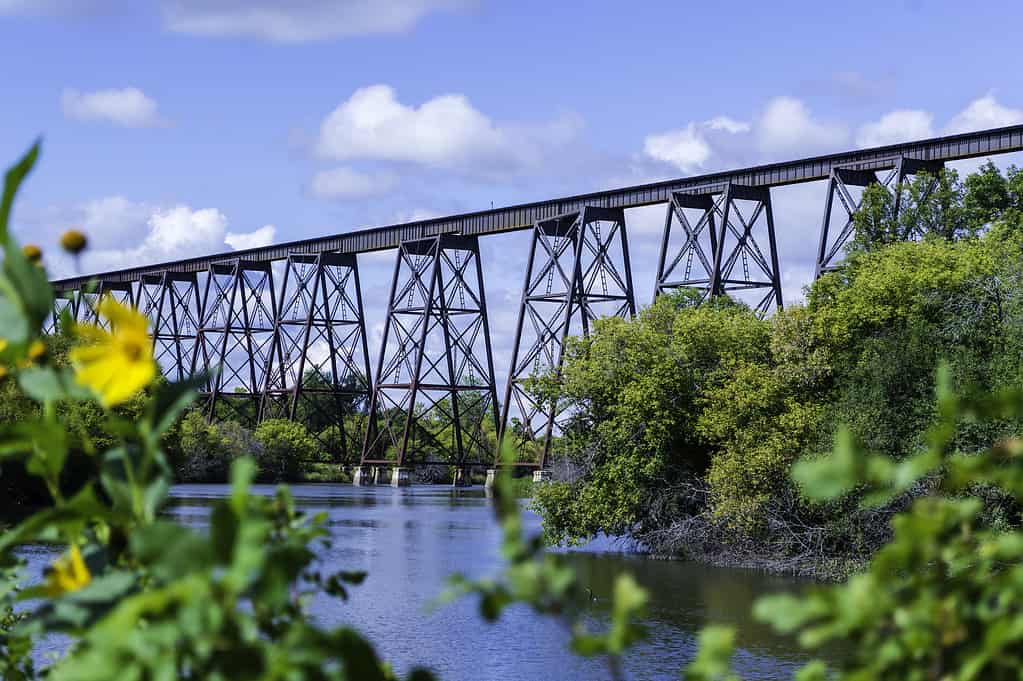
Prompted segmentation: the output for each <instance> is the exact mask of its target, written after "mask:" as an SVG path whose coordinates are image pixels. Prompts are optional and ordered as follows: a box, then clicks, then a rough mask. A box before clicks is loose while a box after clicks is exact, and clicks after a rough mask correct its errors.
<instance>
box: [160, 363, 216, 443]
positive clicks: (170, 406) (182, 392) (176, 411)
mask: <svg viewBox="0 0 1023 681" xmlns="http://www.w3.org/2000/svg"><path fill="white" fill-rule="evenodd" d="M208 380H209V374H208V372H205V371H204V372H202V373H200V374H198V375H196V376H192V377H190V378H188V379H186V380H184V381H180V382H176V383H163V384H161V385H159V386H158V388H157V390H156V394H155V395H154V396H153V399H152V400H151V401H150V402H149V406H148V408H147V409H146V414H147V419H148V420H149V422H150V423H151V424H152V428H153V432H154V433H156V434H157V435H160V434H162V433H165V432H167V429H168V428H170V427H171V426H172V425H174V422H175V421H177V419H178V416H180V415H181V413H182V412H183V411H184V410H185V409H186V408H188V405H189V404H191V403H192V401H193V400H194V399H195V395H196V391H198V390H199V389H200V388H201V387H202V386H204V385H205V384H206V382H207V381H208Z"/></svg>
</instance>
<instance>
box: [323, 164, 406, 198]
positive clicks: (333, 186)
mask: <svg viewBox="0 0 1023 681" xmlns="http://www.w3.org/2000/svg"><path fill="white" fill-rule="evenodd" d="M397 183H398V178H397V177H396V176H395V175H393V174H392V173H361V172H359V171H357V170H353V169H352V168H349V167H347V166H339V167H337V168H333V169H331V170H323V171H320V172H318V173H316V175H314V176H313V180H312V183H311V184H310V186H309V191H310V193H312V195H313V196H315V197H317V198H321V199H363V198H366V197H369V196H377V195H379V194H384V193H386V192H388V191H390V190H391V189H393V188H394V187H395V186H396V185H397Z"/></svg>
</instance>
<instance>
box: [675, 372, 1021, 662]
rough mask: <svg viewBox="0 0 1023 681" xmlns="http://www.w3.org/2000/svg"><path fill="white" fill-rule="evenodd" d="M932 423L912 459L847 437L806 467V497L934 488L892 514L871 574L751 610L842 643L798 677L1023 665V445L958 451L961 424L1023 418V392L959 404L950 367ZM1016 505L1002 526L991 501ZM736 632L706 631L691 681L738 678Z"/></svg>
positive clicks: (769, 600) (813, 644)
mask: <svg viewBox="0 0 1023 681" xmlns="http://www.w3.org/2000/svg"><path fill="white" fill-rule="evenodd" d="M937 410H938V413H939V417H938V420H937V422H936V424H935V425H934V426H933V427H932V428H931V429H929V431H928V433H927V441H928V445H927V447H926V448H925V449H924V450H923V451H921V452H919V453H917V454H915V455H913V456H911V457H908V458H906V459H903V460H895V459H893V458H892V457H889V456H883V455H878V454H871V453H868V452H867V451H866V450H864V449H863V448H862V447H861V446H859V444H858V443H857V442H856V441H855V439H854V438H853V437H852V435H851V433H849V432H848V431H843V433H842V434H841V435H840V437H839V441H838V443H837V445H836V447H835V451H834V452H833V453H832V454H831V455H830V456H828V457H824V458H821V459H816V460H808V461H804V462H801V463H799V464H798V465H797V466H796V467H795V469H794V471H793V476H794V478H795V479H796V480H797V481H798V482H799V484H800V485H801V487H802V489H803V490H804V491H805V493H806V494H807V495H808V496H810V497H811V498H813V499H815V500H818V501H833V500H835V499H838V498H840V497H842V496H844V495H846V494H848V493H850V492H852V491H853V490H856V489H859V490H861V491H864V492H865V496H864V497H863V500H862V504H863V505H864V506H866V507H875V506H878V505H881V504H885V503H887V502H888V501H889V500H891V499H892V498H893V497H895V496H897V495H900V494H904V493H905V492H906V491H907V490H909V489H911V488H913V487H916V486H919V485H923V484H926V485H927V487H928V489H929V493H928V494H926V495H925V496H922V497H920V498H918V499H916V500H915V501H914V502H913V504H912V506H911V507H910V509H909V510H908V511H906V512H903V513H901V514H899V515H897V516H895V518H894V519H893V522H892V526H893V535H892V539H891V541H890V542H889V543H888V544H887V545H885V546H884V547H883V548H882V549H881V550H880V551H878V552H877V554H876V555H875V556H874V558H873V560H872V561H871V562H870V564H869V566H868V567H867V569H866V570H865V571H863V572H862V573H860V574H857V575H854V576H852V577H851V578H850V579H849V580H848V581H847V582H845V583H844V584H840V585H834V586H828V587H816V588H812V589H810V590H809V591H808V592H807V593H805V594H803V595H801V596H792V595H777V596H768V597H765V598H762V599H760V601H759V602H758V603H757V604H756V607H755V610H754V614H755V616H756V617H757V618H758V619H761V620H764V621H766V622H770V623H771V624H772V625H773V626H774V627H775V629H777V630H778V631H780V632H784V633H788V634H792V635H793V636H795V637H796V640H797V641H798V642H799V644H800V645H801V646H802V647H804V648H807V649H809V650H818V649H820V648H821V647H822V646H825V645H828V644H830V643H840V644H841V645H842V647H843V649H845V650H846V651H847V654H845V655H842V656H839V657H838V661H837V662H836V663H835V664H834V665H833V669H831V670H830V672H833V674H831V675H829V673H830V672H829V669H828V665H826V664H825V663H824V662H822V661H819V660H818V661H814V662H812V663H810V664H809V665H807V666H806V668H804V669H803V670H802V671H801V672H800V674H799V675H798V679H799V680H800V681H818V680H819V681H823V680H824V679H828V678H837V679H847V680H849V681H854V680H855V681H860V680H863V681H866V680H868V679H870V680H878V681H887V680H891V681H930V680H935V681H936V680H938V679H957V680H964V681H965V680H966V679H986V680H987V679H992V680H999V679H1006V680H1008V679H1018V678H1019V675H1020V670H1021V669H1023V530H1020V528H1019V521H1020V509H1021V508H1023V441H1021V440H1019V439H1018V438H1009V439H1005V440H1002V441H999V442H998V443H996V444H995V445H994V446H993V447H991V448H989V449H986V450H984V451H982V452H979V453H974V454H962V453H959V452H958V451H957V450H956V448H955V442H956V433H957V429H958V427H959V426H960V425H961V424H962V423H964V422H965V423H972V424H985V423H991V422H998V421H1002V420H1004V419H1019V418H1021V417H1023V391H1021V390H1019V389H1013V390H1003V391H1000V392H999V393H997V394H995V395H993V396H977V397H972V398H965V399H964V398H960V397H958V396H957V395H956V394H955V392H953V390H952V388H951V379H950V374H949V371H948V370H947V368H946V369H944V370H942V372H941V374H940V378H939V387H938V400H937ZM992 495H996V496H998V497H999V498H1000V501H1001V503H1002V504H1003V505H1004V506H1006V507H1007V508H1008V509H1010V513H1011V514H1012V516H1013V518H1012V520H1013V524H1014V527H1013V529H1006V528H1004V527H1002V526H999V525H994V526H993V525H992V523H990V522H989V521H988V519H987V517H986V515H985V514H984V506H985V497H990V496H992ZM732 640H733V634H732V633H731V632H729V631H728V630H724V629H714V630H712V631H710V632H705V636H704V640H703V643H704V650H703V651H702V653H701V656H700V657H699V658H698V660H697V661H696V662H694V664H693V665H691V666H690V669H689V671H688V674H687V677H686V678H688V679H692V680H694V681H696V680H704V679H707V680H709V679H726V678H734V677H732V676H729V675H728V674H729V673H728V671H727V669H728V664H727V663H728V660H729V657H730V654H731V643H732Z"/></svg>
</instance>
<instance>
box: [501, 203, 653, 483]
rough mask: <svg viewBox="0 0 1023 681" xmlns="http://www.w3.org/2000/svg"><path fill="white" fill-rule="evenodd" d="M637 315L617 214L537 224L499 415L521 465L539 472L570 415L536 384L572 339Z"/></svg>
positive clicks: (555, 370) (599, 211)
mask: <svg viewBox="0 0 1023 681" xmlns="http://www.w3.org/2000/svg"><path fill="white" fill-rule="evenodd" d="M635 314H636V303H635V296H634V293H633V286H632V269H631V265H630V263H629V247H628V237H627V234H626V229H625V212H624V211H623V210H621V209H607V208H594V207H587V208H585V209H583V210H582V211H578V212H572V213H568V214H565V215H561V216H558V217H555V218H551V219H549V220H541V221H539V222H537V223H536V225H535V226H534V228H533V238H532V240H531V243H530V250H529V260H528V262H527V264H526V278H525V283H524V285H523V293H522V302H521V304H520V307H519V319H518V324H517V327H516V333H515V344H514V348H513V351H512V361H511V368H510V370H509V372H508V373H509V376H508V383H507V385H506V387H505V400H504V403H503V405H502V411H501V433H502V439H504V440H505V441H506V442H508V443H510V444H511V445H512V446H514V447H515V449H516V451H517V459H518V461H517V462H518V463H519V464H521V465H533V466H539V467H541V468H542V467H543V466H544V465H545V464H546V462H547V460H548V459H549V457H550V455H551V445H552V442H553V439H554V436H555V435H557V434H558V433H559V432H560V431H561V430H562V428H563V427H564V426H565V425H566V418H567V417H568V416H569V414H567V412H566V410H565V406H564V404H561V403H554V404H550V403H545V402H544V401H543V400H542V399H540V398H538V397H537V395H536V393H535V391H534V389H533V381H534V379H536V378H539V377H543V376H551V375H553V376H555V377H556V376H557V375H558V374H559V373H560V370H561V366H562V362H563V360H564V345H565V339H566V338H567V337H568V336H569V335H570V334H572V333H579V332H581V333H583V334H588V333H589V332H590V328H591V325H592V323H593V321H594V320H595V319H598V318H600V317H605V316H617V317H631V316H634V315H635Z"/></svg>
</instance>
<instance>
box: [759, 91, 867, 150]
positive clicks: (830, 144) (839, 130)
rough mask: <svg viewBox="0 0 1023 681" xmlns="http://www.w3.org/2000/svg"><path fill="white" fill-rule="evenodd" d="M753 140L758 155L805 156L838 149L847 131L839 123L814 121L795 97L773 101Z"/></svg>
mask: <svg viewBox="0 0 1023 681" xmlns="http://www.w3.org/2000/svg"><path fill="white" fill-rule="evenodd" d="M756 136H757V145H758V147H759V148H760V150H761V151H764V152H767V153H776V152H777V153H780V152H789V153H799V154H805V153H812V152H819V151H825V150H833V149H837V148H840V147H841V146H842V145H843V144H845V143H846V142H847V141H848V138H849V131H848V129H847V128H846V126H845V125H843V124H841V123H834V122H829V121H822V120H819V119H817V118H814V117H813V116H812V115H811V114H810V110H809V109H808V108H807V106H806V104H804V103H803V102H802V101H800V100H798V99H795V98H794V97H775V98H774V99H772V100H771V101H770V102H768V103H767V107H766V108H765V109H764V112H763V113H762V114H761V116H760V119H759V120H758V121H757V125H756Z"/></svg>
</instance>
